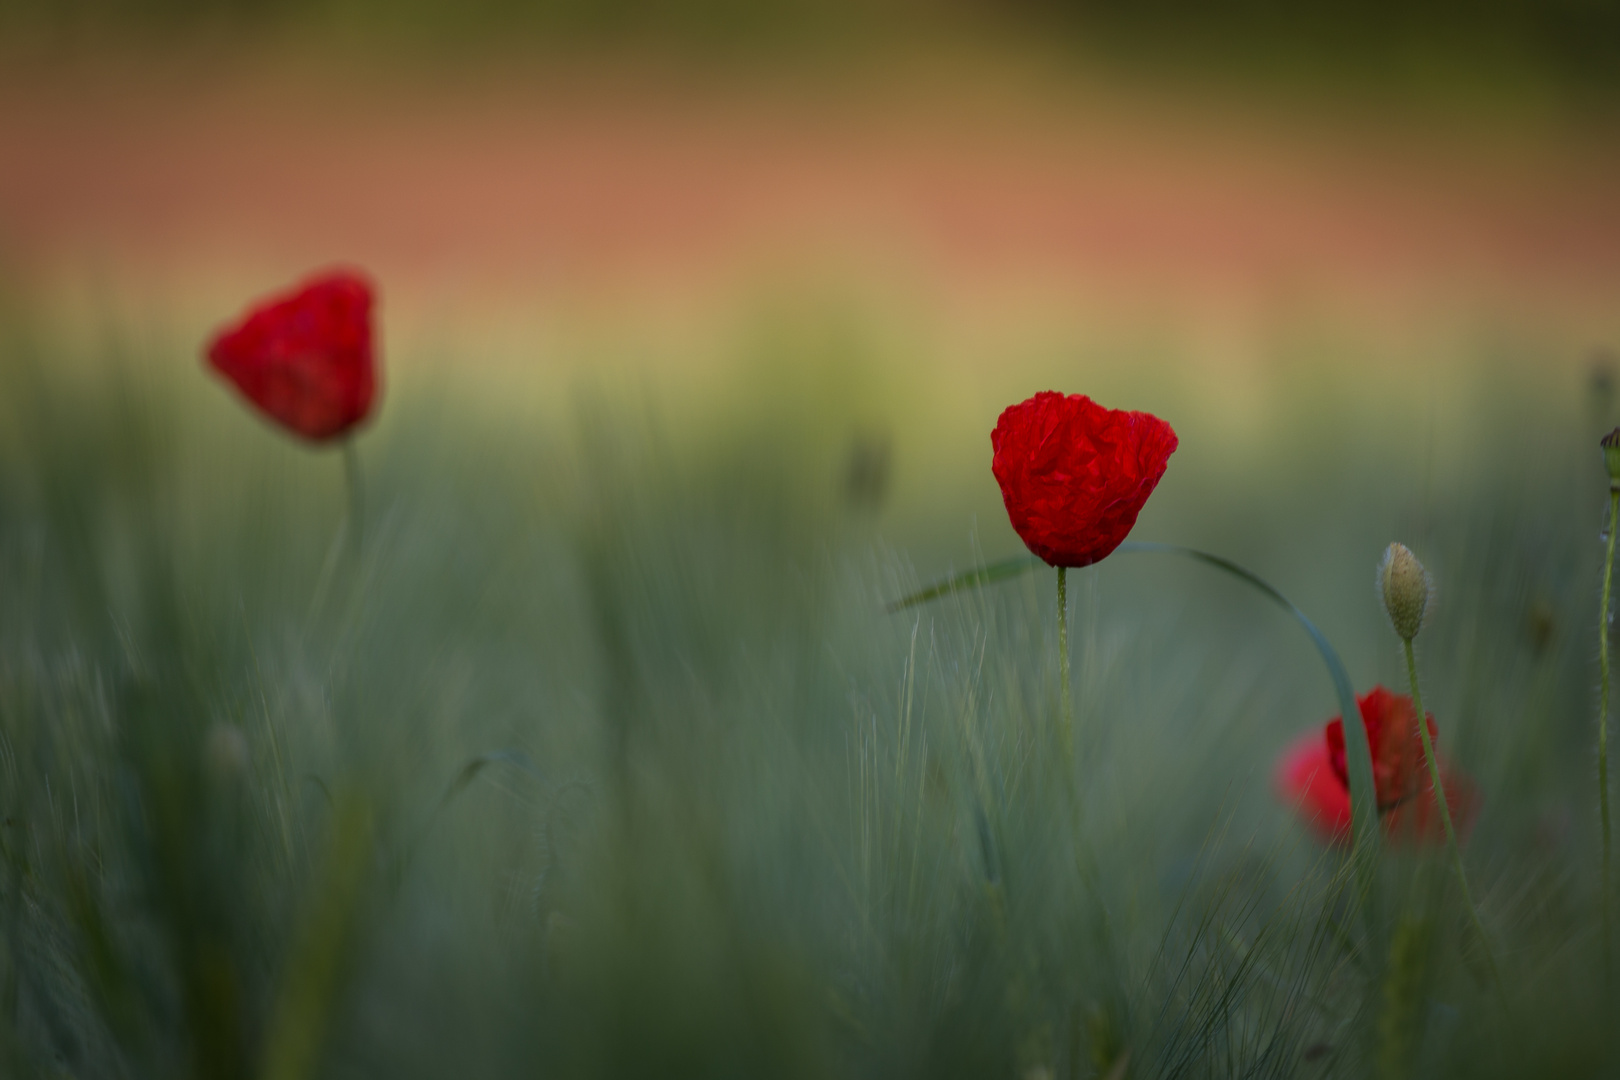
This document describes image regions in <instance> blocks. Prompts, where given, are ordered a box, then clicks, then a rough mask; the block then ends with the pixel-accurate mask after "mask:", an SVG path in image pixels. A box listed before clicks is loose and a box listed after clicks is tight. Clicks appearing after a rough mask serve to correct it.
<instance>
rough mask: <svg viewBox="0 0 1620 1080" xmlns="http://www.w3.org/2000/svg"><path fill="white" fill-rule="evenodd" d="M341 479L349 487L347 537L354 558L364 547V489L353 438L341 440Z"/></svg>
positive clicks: (358, 455)
mask: <svg viewBox="0 0 1620 1080" xmlns="http://www.w3.org/2000/svg"><path fill="white" fill-rule="evenodd" d="M343 479H344V482H345V484H346V485H347V487H348V489H349V539H350V541H351V543H352V544H353V547H354V555H355V558H357V559H358V558H359V557H360V552H361V550H362V549H363V548H364V547H365V535H366V534H365V530H366V489H365V484H364V482H363V480H362V478H361V475H360V452H359V451H358V450H356V449H355V448H354V439H353V438H347V439H344V440H343Z"/></svg>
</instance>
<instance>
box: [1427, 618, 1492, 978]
mask: <svg viewBox="0 0 1620 1080" xmlns="http://www.w3.org/2000/svg"><path fill="white" fill-rule="evenodd" d="M1403 644H1405V646H1406V676H1407V678H1408V679H1410V680H1411V683H1412V711H1413V712H1414V713H1416V714H1417V729H1418V737H1419V738H1420V739H1421V740H1422V741H1423V760H1424V761H1426V762H1428V765H1429V783H1430V784H1431V785H1433V787H1434V801H1435V804H1436V805H1437V806H1438V807H1439V809H1440V824H1441V825H1442V826H1443V827H1444V828H1445V830H1446V846H1447V847H1449V848H1450V849H1451V861H1452V865H1453V866H1454V867H1455V868H1456V870H1457V884H1458V886H1460V887H1461V888H1462V895H1463V903H1465V904H1467V905H1468V917H1469V918H1471V919H1473V921H1474V933H1475V934H1477V935H1478V936H1479V945H1480V948H1481V949H1483V950H1484V951H1485V962H1486V964H1488V965H1489V967H1490V969H1491V978H1492V979H1494V980H1495V981H1496V988H1497V991H1498V992H1501V990H1502V976H1501V974H1500V973H1499V972H1498V971H1497V969H1496V957H1495V955H1493V954H1492V952H1491V943H1490V940H1489V939H1488V938H1486V936H1485V927H1484V925H1483V924H1481V923H1480V921H1479V909H1477V908H1476V907H1474V897H1473V894H1472V893H1470V892H1469V891H1468V875H1467V874H1466V873H1464V872H1463V861H1462V847H1461V845H1459V844H1458V843H1457V830H1456V829H1455V828H1454V827H1453V826H1452V823H1451V806H1450V804H1449V803H1447V802H1446V788H1445V785H1444V784H1442V783H1441V782H1440V764H1439V762H1437V761H1436V760H1435V757H1434V740H1433V739H1430V738H1429V724H1428V714H1427V713H1426V712H1424V711H1423V692H1422V690H1420V689H1419V688H1418V673H1417V657H1416V656H1414V655H1413V653H1412V639H1411V638H1406V639H1405V641H1404V642H1403Z"/></svg>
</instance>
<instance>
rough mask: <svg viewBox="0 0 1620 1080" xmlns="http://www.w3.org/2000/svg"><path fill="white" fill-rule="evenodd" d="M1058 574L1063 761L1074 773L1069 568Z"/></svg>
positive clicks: (1062, 568) (1061, 568)
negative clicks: (1070, 684)
mask: <svg viewBox="0 0 1620 1080" xmlns="http://www.w3.org/2000/svg"><path fill="white" fill-rule="evenodd" d="M1057 572H1058V595H1057V616H1058V678H1059V679H1060V680H1061V682H1062V684H1063V720H1062V724H1063V727H1062V730H1061V738H1062V740H1063V760H1064V761H1065V762H1066V763H1067V764H1068V766H1069V772H1070V774H1071V776H1072V775H1073V772H1074V698H1073V696H1072V694H1071V693H1070V690H1069V582H1068V574H1069V571H1068V568H1067V567H1064V566H1060V567H1058V568H1057Z"/></svg>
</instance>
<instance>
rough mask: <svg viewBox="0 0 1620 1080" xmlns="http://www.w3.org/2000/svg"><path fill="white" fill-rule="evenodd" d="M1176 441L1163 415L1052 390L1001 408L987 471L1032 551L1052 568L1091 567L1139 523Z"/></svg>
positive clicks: (992, 435)
mask: <svg viewBox="0 0 1620 1080" xmlns="http://www.w3.org/2000/svg"><path fill="white" fill-rule="evenodd" d="M1176 442H1177V440H1176V433H1175V432H1174V431H1173V430H1171V427H1170V425H1169V424H1167V423H1165V422H1164V421H1163V420H1160V419H1159V418H1158V417H1157V416H1153V415H1151V414H1149V413H1144V412H1126V411H1124V410H1121V409H1108V408H1104V407H1103V406H1101V405H1099V404H1097V403H1096V402H1095V401H1092V400H1091V399H1090V398H1088V397H1086V396H1085V395H1084V394H1069V395H1064V394H1059V393H1055V392H1053V391H1050V390H1048V391H1043V392H1042V393H1039V394H1036V395H1035V396H1034V397H1032V398H1030V399H1029V400H1028V401H1023V402H1020V403H1019V404H1017V405H1012V406H1009V407H1008V408H1007V409H1006V410H1005V411H1003V412H1002V414H1001V418H1000V419H998V420H997V421H996V428H995V430H994V431H992V432H991V433H990V446H991V449H992V450H993V451H994V457H993V459H992V461H991V464H990V471H991V472H993V473H995V476H996V482H997V483H999V484H1000V485H1001V498H1002V501H1003V502H1005V503H1006V504H1007V516H1008V517H1009V518H1010V519H1012V527H1013V528H1014V529H1015V530H1017V532H1018V535H1019V537H1020V538H1021V539H1022V540H1023V541H1024V543H1025V544H1026V545H1028V546H1029V550H1031V551H1033V552H1034V553H1035V554H1036V555H1039V556H1040V557H1041V558H1042V559H1045V560H1046V561H1047V563H1049V564H1050V565H1052V566H1090V565H1091V564H1092V563H1094V562H1096V561H1097V560H1099V559H1102V558H1104V557H1106V556H1107V555H1108V554H1109V552H1111V551H1113V550H1114V549H1115V548H1117V547H1118V546H1119V545H1120V543H1121V542H1122V541H1123V540H1124V539H1125V536H1126V534H1127V533H1129V532H1130V531H1131V526H1133V525H1135V524H1136V515H1137V514H1139V513H1141V511H1142V504H1143V503H1145V502H1147V498H1148V496H1149V495H1151V494H1153V489H1154V487H1155V486H1156V485H1157V484H1158V482H1159V478H1160V477H1162V476H1163V475H1164V470H1165V466H1166V465H1167V464H1168V463H1169V461H1170V455H1171V454H1172V453H1173V452H1174V451H1175V449H1176Z"/></svg>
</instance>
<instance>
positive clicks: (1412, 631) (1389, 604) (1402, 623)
mask: <svg viewBox="0 0 1620 1080" xmlns="http://www.w3.org/2000/svg"><path fill="white" fill-rule="evenodd" d="M1378 585H1379V588H1380V589H1381V590H1382V591H1383V594H1384V610H1385V611H1386V612H1388V613H1389V621H1390V623H1391V624H1392V625H1393V626H1394V627H1395V633H1397V634H1399V635H1400V638H1401V640H1402V641H1411V640H1412V639H1413V638H1415V637H1417V632H1418V631H1419V630H1421V629H1423V612H1424V610H1425V609H1426V608H1427V607H1428V606H1429V574H1428V571H1426V570H1424V569H1423V564H1422V563H1420V562H1418V557H1417V556H1416V555H1414V554H1412V551H1411V549H1410V548H1408V547H1407V546H1406V545H1405V544H1391V545H1389V548H1388V549H1387V550H1386V551H1385V552H1384V561H1383V562H1381V563H1379V564H1378Z"/></svg>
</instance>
